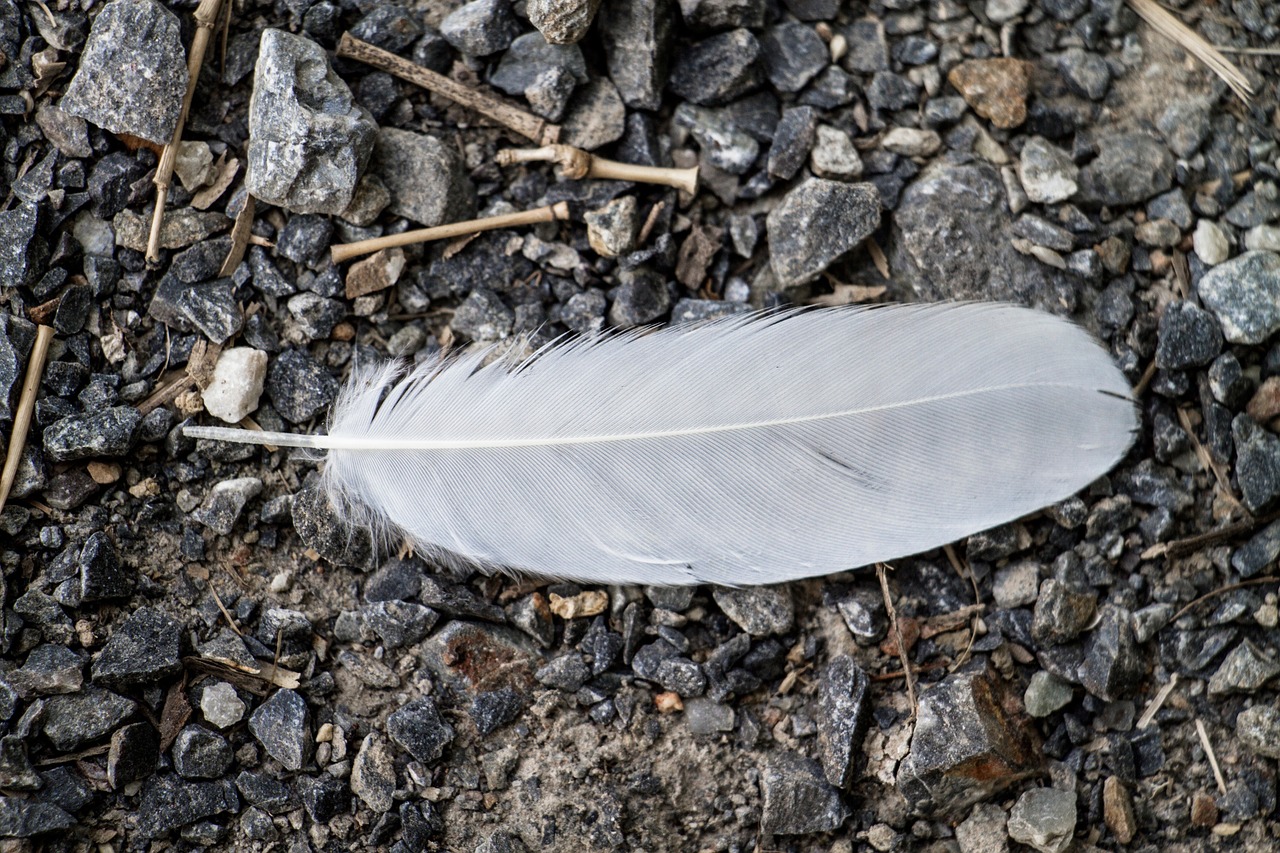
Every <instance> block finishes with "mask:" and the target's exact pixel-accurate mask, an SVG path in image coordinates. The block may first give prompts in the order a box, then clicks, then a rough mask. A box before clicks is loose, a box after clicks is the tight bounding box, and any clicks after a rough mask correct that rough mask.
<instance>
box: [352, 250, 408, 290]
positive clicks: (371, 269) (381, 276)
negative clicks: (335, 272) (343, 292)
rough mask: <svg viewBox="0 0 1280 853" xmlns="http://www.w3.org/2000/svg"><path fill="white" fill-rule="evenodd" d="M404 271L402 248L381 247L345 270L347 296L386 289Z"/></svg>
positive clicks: (398, 278)
mask: <svg viewBox="0 0 1280 853" xmlns="http://www.w3.org/2000/svg"><path fill="white" fill-rule="evenodd" d="M402 272H404V249H400V248H395V249H383V250H381V251H379V252H374V253H373V254H372V255H370V256H369V257H367V258H365V259H364V260H363V261H358V262H356V263H354V264H352V265H351V269H349V270H347V298H348V299H355V298H357V297H360V296H367V295H369V294H370V293H377V292H379V291H382V290H386V289H387V288H388V287H390V286H391V285H393V284H395V283H396V282H397V281H399V280H400V273H402Z"/></svg>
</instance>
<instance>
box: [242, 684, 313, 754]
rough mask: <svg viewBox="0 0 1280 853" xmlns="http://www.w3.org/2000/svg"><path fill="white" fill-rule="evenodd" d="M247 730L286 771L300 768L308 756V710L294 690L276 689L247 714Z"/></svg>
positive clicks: (304, 702) (305, 703) (309, 713)
mask: <svg viewBox="0 0 1280 853" xmlns="http://www.w3.org/2000/svg"><path fill="white" fill-rule="evenodd" d="M249 731H250V732H252V733H253V736H254V737H255V738H257V739H258V743H260V744H262V748H263V749H265V750H266V751H267V755H270V756H271V757H272V758H274V759H275V760H276V761H279V762H280V763H281V764H282V765H283V766H284V768H285V769H286V770H301V769H302V766H303V765H304V764H306V763H307V762H308V761H309V760H310V759H311V748H312V737H311V712H310V711H309V710H308V709H307V702H306V700H305V699H303V698H302V696H301V695H299V694H298V693H297V692H295V691H293V690H288V689H280V690H277V691H276V692H275V693H274V694H272V696H271V698H270V699H268V700H267V701H266V702H263V703H262V704H261V705H259V706H258V708H257V710H255V711H254V712H253V714H252V715H250V717H249Z"/></svg>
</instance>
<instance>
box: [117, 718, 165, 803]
mask: <svg viewBox="0 0 1280 853" xmlns="http://www.w3.org/2000/svg"><path fill="white" fill-rule="evenodd" d="M159 761H160V733H157V731H156V729H155V726H152V725H151V724H150V722H133V724H131V725H127V726H122V727H119V729H116V730H115V733H114V734H113V735H111V745H110V747H109V749H108V753H106V779H108V781H110V783H111V786H113V788H115V789H120V788H124V786H125V785H128V784H129V783H136V781H142V780H143V779H147V777H148V776H151V775H154V774H155V771H156V763H159Z"/></svg>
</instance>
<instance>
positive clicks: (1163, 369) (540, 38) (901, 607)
mask: <svg viewBox="0 0 1280 853" xmlns="http://www.w3.org/2000/svg"><path fill="white" fill-rule="evenodd" d="M232 5H233V10H232V15H231V21H230V25H229V34H228V35H229V37H228V39H227V40H226V43H225V44H226V48H225V56H224V55H223V51H222V47H221V43H222V40H221V38H220V37H219V35H217V31H216V30H215V36H214V38H213V40H212V47H211V49H210V52H209V59H208V61H207V62H206V63H205V68H204V71H203V72H202V74H201V75H200V77H199V81H198V84H197V86H196V90H195V97H194V101H193V108H192V110H191V112H190V116H189V117H188V119H187V121H186V129H185V131H184V133H183V138H184V139H185V140H187V141H186V143H184V145H183V147H182V149H181V151H180V154H179V156H178V158H177V178H176V179H175V180H174V182H173V186H172V187H171V189H170V191H169V197H168V210H167V214H166V225H165V229H164V231H163V232H162V234H161V238H162V240H161V245H162V247H163V249H162V251H161V253H160V259H159V262H158V263H156V264H151V265H148V263H147V262H146V258H145V256H144V251H145V249H146V242H147V229H148V224H149V222H150V218H151V210H152V207H153V206H154V203H155V202H154V199H155V190H154V186H153V184H152V178H153V176H154V174H155V169H156V166H157V160H158V153H159V151H160V145H161V144H163V143H164V142H165V141H167V139H168V138H169V135H170V134H171V133H172V130H173V127H174V123H175V122H176V121H177V120H178V116H179V113H180V112H181V109H182V97H183V92H184V86H185V82H186V70H185V68H186V46H187V45H189V44H190V42H191V39H192V36H193V34H194V31H195V25H194V20H193V14H192V13H193V12H194V11H195V7H194V4H192V3H191V2H180V3H172V4H169V5H168V6H165V5H162V4H160V3H157V2H155V0H112V2H110V3H106V4H103V3H96V2H94V0H80V2H79V3H78V4H77V3H74V2H69V0H59V2H49V3H47V4H44V3H38V2H37V3H18V2H16V0H0V143H3V158H2V162H0V190H2V191H4V195H5V198H6V201H5V203H4V205H3V208H0V433H3V434H4V435H6V436H7V435H8V434H9V433H10V431H11V430H12V424H13V419H14V415H15V410H16V407H17V402H18V397H19V392H20V389H21V386H22V381H23V376H24V372H25V367H26V363H27V361H28V358H29V356H30V353H31V351H32V348H33V345H34V341H35V338H36V324H44V325H47V326H51V327H52V328H53V329H54V337H53V343H52V346H51V349H50V354H49V364H48V366H47V368H46V370H45V372H44V378H43V382H42V384H41V387H40V394H39V399H38V402H37V403H36V406H35V412H34V420H33V423H32V425H31V429H30V431H29V435H28V440H27V449H26V451H25V453H24V456H23V460H22V464H21V465H20V467H19V469H18V474H17V478H16V483H15V486H14V490H13V494H12V496H11V498H10V500H9V503H8V505H7V506H6V507H5V508H4V510H3V512H2V513H0V566H2V567H3V586H2V587H0V603H2V604H3V610H2V624H0V721H3V722H2V724H0V733H2V734H0V793H2V796H0V838H3V839H4V840H3V842H0V843H2V844H3V848H4V849H5V850H27V849H32V850H34V849H57V850H61V849H67V850H85V849H97V850H108V849H110V850H124V849H144V848H147V847H151V848H152V849H157V850H160V849H169V848H175V849H189V848H193V847H204V848H209V849H220V850H267V849H272V850H289V851H300V850H311V849H315V850H350V849H359V850H365V849H369V850H373V849H388V848H389V849H394V850H403V851H409V850H415V851H416V850H451V851H468V853H469V851H492V853H497V851H569V850H573V851H577V850H583V849H599V850H614V849H617V850H636V851H640V850H645V851H661V850H700V851H702V850H705V851H831V853H843V852H844V851H853V850H866V849H874V850H877V851H889V850H904V851H905V850H928V851H936V853H943V851H947V853H951V851H959V852H960V853H979V851H984V852H986V853H999V851H1007V850H1024V849H1035V850H1038V851H1044V853H1061V851H1065V850H1068V849H1074V850H1079V851H1088V850H1135V851H1136V850H1142V851H1156V850H1166V851H1192V850H1202V849H1231V850H1263V849H1271V848H1273V847H1275V846H1276V845H1277V844H1278V843H1280V820H1278V819H1277V778H1276V777H1277V764H1276V762H1277V759H1280V746H1278V744H1280V704H1278V701H1280V699H1278V697H1280V693H1278V690H1280V678H1277V676H1280V649H1278V646H1280V633H1277V625H1278V623H1280V612H1278V601H1277V584H1278V581H1277V579H1276V561H1277V556H1278V555H1280V520H1277V510H1278V509H1280V435H1277V430H1278V429H1280V335H1277V332H1278V331H1280V198H1277V181H1278V180H1280V148H1278V147H1277V135H1278V133H1280V131H1278V128H1280V116H1278V115H1277V112H1276V74H1275V72H1276V60H1275V58H1274V57H1273V56H1271V55H1267V54H1265V53H1264V54H1256V53H1255V54H1247V53H1246V54H1240V53H1234V52H1233V53H1231V54H1230V57H1231V58H1233V59H1235V60H1237V61H1238V62H1239V65H1240V67H1241V68H1242V69H1243V71H1244V77H1245V78H1246V79H1247V81H1248V85H1251V86H1252V87H1253V88H1254V90H1255V93H1254V95H1253V97H1252V100H1251V102H1250V103H1248V104H1246V103H1244V102H1243V101H1242V100H1241V99H1240V98H1239V97H1237V95H1235V94H1233V93H1232V91H1231V90H1230V89H1229V88H1228V86H1227V85H1226V84H1225V83H1224V82H1222V81H1221V80H1219V79H1218V78H1217V77H1215V76H1214V75H1213V74H1212V73H1210V72H1209V71H1207V70H1206V69H1205V67H1204V66H1203V65H1201V64H1199V63H1198V62H1197V61H1196V60H1194V59H1192V58H1190V57H1189V56H1188V55H1187V54H1186V53H1184V52H1183V50H1182V49H1181V48H1179V47H1177V46H1175V45H1174V44H1173V43H1172V42H1170V41H1168V40H1166V39H1165V38H1164V37H1163V36H1160V35H1158V34H1157V33H1156V32H1155V31H1154V30H1153V29H1152V28H1151V27H1150V26H1149V25H1148V24H1146V23H1143V22H1142V21H1141V20H1140V19H1139V18H1138V17H1137V16H1136V15H1135V14H1134V12H1133V10H1132V9H1131V8H1130V7H1129V6H1128V5H1126V4H1125V3H1122V2H1120V0H1093V2H1090V0H973V2H969V3H962V2H957V1H956V0H926V2H918V0H872V2H870V3H861V2H858V3H839V2H837V0H783V2H782V3H773V2H768V3H767V2H765V0H680V3H679V4H678V6H677V5H676V4H672V3H666V2H655V0H606V2H605V3H604V4H603V5H602V4H600V3H599V2H598V0H597V2H594V3H593V2H590V0H587V2H582V0H568V2H565V0H530V2H528V3H527V4H526V3H525V2H517V3H514V4H513V3H510V2H509V0H475V2H472V3H469V4H467V5H458V4H455V3H451V2H448V0H443V1H442V2H421V3H412V4H409V5H405V6H399V5H393V4H387V3H378V2H374V0H332V2H331V0H319V2H314V3H313V2H309V0H284V2H279V3H276V4H274V5H273V4H271V3H266V2H260V0H238V2H236V3H234V4H232ZM598 6H599V7H601V8H599V9H598V11H597V7H598ZM1170 6H1171V7H1172V8H1174V10H1175V12H1176V14H1177V16H1178V17H1179V18H1181V19H1182V20H1183V21H1185V22H1187V23H1188V24H1190V25H1191V26H1192V28H1193V29H1195V30H1196V31H1197V32H1199V33H1200V34H1202V35H1203V36H1204V37H1205V38H1206V39H1207V40H1208V41H1209V42H1212V43H1214V44H1217V45H1220V46H1224V47H1232V48H1243V47H1264V46H1268V45H1274V44H1276V43H1277V36H1278V35H1280V6H1277V5H1275V4H1267V3H1262V2H1257V0H1234V2H1231V3H1227V2H1221V3H1213V4H1210V3H1203V2H1199V0H1191V1H1190V2H1179V0H1173V2H1172V3H1170ZM348 31H350V32H351V33H352V34H353V35H354V36H356V37H358V38H359V39H361V40H363V41H365V42H369V43H371V44H373V45H376V46H378V47H380V48H383V49H385V50H387V51H390V52H391V53H394V54H398V55H400V56H402V57H404V58H406V59H410V60H412V61H413V62H415V63H417V64H419V65H421V66H424V67H427V68H430V69H433V70H435V71H437V72H440V73H443V74H446V75H448V76H450V77H451V78H452V79H454V80H456V81H459V82H461V83H463V84H466V85H469V86H472V85H481V84H483V85H488V86H490V87H492V88H493V89H495V90H497V91H499V92H501V93H503V96H504V97H505V98H507V99H508V101H509V102H510V103H511V104H514V105H517V106H519V107H520V108H521V109H523V110H528V111H530V112H531V113H533V114H536V116H538V117H539V118H540V119H541V120H543V121H545V122H554V123H556V124H557V125H558V126H559V127H560V133H561V136H560V139H561V141H562V142H567V143H570V144H573V145H575V146H578V147H580V148H582V149H585V150H588V151H594V152H596V153H597V154H599V155H601V156H605V157H609V158H612V159H615V160H619V161H624V162H627V163H632V164H639V165H649V166H676V167H680V168H689V167H692V166H695V165H696V166H698V167H700V170H701V181H700V185H699V187H698V191H697V193H696V195H689V194H687V193H683V192H678V191H677V190H675V189H673V188H668V187H663V186H655V185H648V184H640V183H629V182H626V181H618V180H580V181H575V180H569V179H567V178H565V177H563V176H562V175H560V174H558V173H557V172H556V170H555V169H554V168H553V167H552V165H551V164H548V163H526V164H522V165H506V166H499V165H497V163H496V162H495V158H496V154H497V152H498V151H499V150H501V149H504V148H509V147H513V146H515V147H527V146H529V145H530V143H529V140H527V139H525V138H523V137H521V136H520V135H519V134H517V133H514V132H513V131H511V130H508V129H506V128H503V127H501V126H498V125H496V124H495V123H493V122H492V121H489V120H487V119H483V118H481V117H479V116H478V115H477V114H476V113H474V112H472V111H469V110H467V109H464V108H462V107H460V106H458V105H456V104H455V103H453V102H451V101H449V100H448V99H446V98H444V97H442V96H440V95H436V94H430V93H428V92H426V91H424V90H422V89H421V88H418V87H416V86H413V85H411V84H409V83H407V82H404V81H402V80H400V79H397V78H396V77H394V76H392V75H390V74H388V73H386V72H385V71H381V70H375V69H373V68H371V67H370V66H369V65H366V64H363V63H360V62H356V61H354V60H351V59H344V58H341V57H336V56H335V55H334V50H335V48H336V45H337V43H338V40H339V38H340V37H341V36H342V34H343V33H344V32H348ZM548 41H551V42H555V43H556V44H549V43H548ZM251 198H252V199H256V204H254V205H252V206H251V205H250V200H251ZM561 201H565V202H567V203H568V205H569V209H570V220H569V221H566V222H548V223H543V224H540V225H536V226H532V227H524V228H513V229H509V230H503V231H496V232H493V233H490V234H484V235H481V236H478V237H475V238H473V239H466V240H460V241H455V242H452V243H446V244H427V245H415V246H409V247H405V248H403V249H390V250H385V251H383V252H381V253H379V254H377V255H374V256H372V257H370V258H366V259H363V260H357V261H355V262H353V263H344V264H342V265H340V266H338V267H335V266H334V265H333V263H332V262H331V261H330V256H329V252H328V249H329V247H330V246H331V245H332V244H338V243H349V242H354V241H358V240H362V239H367V238H371V237H377V236H382V235H388V234H395V233H398V232H401V231H404V230H408V229H411V228H419V227H430V226H433V225H438V224H442V223H448V222H453V221H457V220H460V219H466V218H470V217H473V216H477V215H479V216H487V215H494V214H500V213H507V212H512V211H518V210H526V209H530V208H535V207H538V206H542V205H549V204H554V203H556V202H561ZM237 218H239V219H240V220H241V222H242V223H243V225H244V226H245V227H246V228H248V229H250V231H251V234H252V235H253V239H252V241H251V242H252V245H250V246H249V247H248V250H247V252H246V253H245V254H244V258H243V261H242V262H240V263H238V264H227V265H226V266H225V267H224V261H225V259H226V258H227V256H228V253H230V252H232V251H233V246H234V245H236V241H235V240H233V237H232V225H233V221H234V220H236V219H237ZM885 273H887V277H886V275H885ZM944 299H978V300H1009V301H1015V302H1020V303H1024V304H1028V305H1033V306H1036V307H1039V308H1041V309H1043V310H1046V311H1051V312H1054V313H1058V314H1062V315H1066V316H1070V317H1072V318H1074V319H1076V320H1077V321H1078V322H1080V323H1082V324H1083V325H1084V326H1086V327H1087V328H1088V329H1090V330H1091V331H1092V332H1093V333H1094V334H1096V335H1097V336H1098V337H1099V338H1100V340H1102V341H1103V342H1104V344H1105V345H1106V346H1107V347H1108V349H1109V350H1110V352H1111V353H1112V354H1113V356H1114V358H1115V360H1116V363H1117V364H1118V365H1119V366H1120V367H1121V368H1122V369H1123V370H1124V371H1125V372H1126V374H1127V375H1128V377H1129V378H1130V380H1131V381H1132V382H1133V383H1134V385H1135V387H1137V389H1138V397H1139V400H1140V408H1141V415H1142V433H1141V436H1140V437H1139V439H1138V441H1137V443H1136V445H1135V446H1134V448H1133V450H1132V451H1131V452H1130V454H1129V455H1128V457H1127V458H1126V459H1125V460H1123V462H1122V463H1121V464H1120V465H1119V466H1118V467H1117V468H1116V469H1115V470H1114V471H1113V472H1112V474H1111V475H1110V476H1108V477H1106V478H1104V479H1103V480H1101V481H1099V482H1097V483H1095V484H1094V485H1093V486H1092V487H1090V488H1089V489H1088V490H1086V491H1085V492H1084V493H1082V494H1080V495H1079V496H1077V497H1074V498H1071V499H1069V500H1067V501H1065V502H1063V503H1062V504H1060V505H1058V506H1055V507H1052V508H1049V509H1046V510H1045V511H1044V512H1043V513H1040V514H1037V515H1035V516H1033V517H1029V518H1026V519H1023V520H1021V521H1019V522H1017V523H1014V524H1010V525H1007V526H1005V527H1003V528H1000V529H997V530H993V531H988V532H985V533H981V534H978V535H975V536H972V537H970V538H969V539H968V540H967V541H964V542H959V543H956V545H955V546H954V549H949V550H948V551H947V552H946V553H930V554H925V555H922V556H919V557H915V558H911V559H904V560H901V561H899V562H897V563H896V564H895V567H894V570H893V571H892V572H889V573H887V575H886V577H885V583H886V585H887V595H886V594H884V593H882V590H881V584H880V582H879V581H878V579H877V577H876V575H875V573H874V572H873V571H871V570H860V571H851V572H847V573H843V574H840V575H836V576H832V577H827V578H821V579H814V580H810V581H805V582H799V583H794V584H789V585H786V586H782V587H773V588H755V589H743V590H729V589H720V588H711V587H699V588H695V589H653V588H634V587H609V588H604V589H596V588H582V587H578V586H574V585H571V584H563V583H561V584H548V583H545V582H538V581H536V580H524V579H512V578H509V577H503V576H497V577H486V576H483V575H480V574H476V573H468V572H465V571H459V570H456V569H452V570H451V569H448V568H445V567H438V566H433V565H428V564H427V563H425V562H424V561H422V560H421V559H419V558H417V557H414V556H412V555H410V554H399V555H397V554H395V553H386V552H385V549H382V548H380V547H377V546H375V545H374V544H373V543H371V541H370V539H369V536H368V533H367V531H361V530H351V529H346V528H343V527H342V525H341V524H339V523H338V522H337V521H336V520H335V517H334V514H333V511H332V509H331V508H330V507H329V506H328V504H327V502H326V500H325V498H324V497H323V493H322V492H321V491H319V489H318V485H317V478H316V475H315V472H316V470H317V463H316V462H315V461H314V460H312V459H309V458H308V457H307V456H306V455H304V454H302V453H298V452H293V451H288V450H271V449H260V448H255V447H251V446H231V445H225V444H218V443H212V442H204V441H201V442H193V441H191V440H190V439H187V438H184V437H183V435H182V431H181V427H182V426H183V425H184V424H187V423H205V424H217V423H224V422H226V423H235V422H238V421H240V420H241V419H243V418H245V417H249V418H251V419H252V421H253V422H254V423H256V424H258V425H260V426H261V427H263V428H266V429H284V430H294V431H308V430H314V429H317V428H319V427H320V426H322V425H323V423H324V416H325V413H326V411H327V409H328V406H329V404H330V403H331V402H332V400H333V397H334V394H335V392H336V390H337V388H338V387H340V383H341V382H342V380H343V379H344V378H345V376H346V375H347V373H348V371H349V370H350V369H351V368H352V366H353V365H356V364H367V363H370V362H371V361H373V360H376V359H380V358H385V357H387V356H394V357H397V358H402V359H408V360H421V359H424V358H431V357H434V356H436V355H438V354H439V352H440V351H441V350H442V349H456V348H459V347H465V346H469V345H471V344H472V343H473V342H474V343H480V344H495V343H497V344H501V345H503V346H509V347H512V348H515V349H516V350H517V351H519V350H522V349H532V348H533V347H536V346H537V345H538V344H540V343H543V342H545V341H547V340H550V339H551V338H552V337H554V336H557V335H561V334H566V333H569V334H584V333H590V332H592V331H595V330H598V329H602V328H607V327H627V326H635V325H642V324H648V323H668V322H669V323H688V322H696V321H699V320H702V319H705V318H710V317H717V316H722V315H724V314H728V313H735V312H739V311H745V310H748V309H749V308H753V307H754V308H771V307H776V306H782V305H803V304H811V303H815V302H816V303H822V304H839V303H848V302H875V301H918V300H944ZM817 369H824V368H822V367H821V366H819V367H818V368H817ZM853 522H854V523H856V520H853ZM886 601H889V602H891V605H892V607H891V609H887V608H886ZM904 661H906V662H908V663H909V666H910V675H911V681H912V683H913V686H914V690H911V691H909V690H908V685H907V684H906V679H904V676H903V671H902V670H903V662H904ZM913 703H914V704H913Z"/></svg>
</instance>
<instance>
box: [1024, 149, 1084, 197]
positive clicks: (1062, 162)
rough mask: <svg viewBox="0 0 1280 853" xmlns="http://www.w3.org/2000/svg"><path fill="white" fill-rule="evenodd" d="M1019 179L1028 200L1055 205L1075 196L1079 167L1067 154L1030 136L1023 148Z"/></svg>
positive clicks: (1077, 186)
mask: <svg viewBox="0 0 1280 853" xmlns="http://www.w3.org/2000/svg"><path fill="white" fill-rule="evenodd" d="M1018 176H1019V178H1021V180H1022V188H1023V189H1024V190H1026V192H1027V198H1029V199H1031V200H1032V201H1034V202H1035V203H1037V204H1057V203H1058V202H1060V201H1066V200H1067V199H1069V198H1071V196H1073V195H1075V193H1076V190H1077V189H1078V188H1079V185H1078V184H1077V182H1076V179H1077V178H1078V177H1079V176H1080V168H1079V167H1078V166H1076V164H1075V163H1073V162H1072V161H1071V155H1069V154H1068V153H1067V152H1065V151H1063V150H1062V149H1061V148H1059V147H1058V146H1056V145H1054V144H1053V143H1052V142H1049V141H1048V140H1046V139H1043V138H1041V137H1039V136H1033V137H1031V138H1030V139H1028V140H1027V143H1026V145H1024V146H1022V154H1021V155H1020V157H1019V160H1018Z"/></svg>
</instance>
